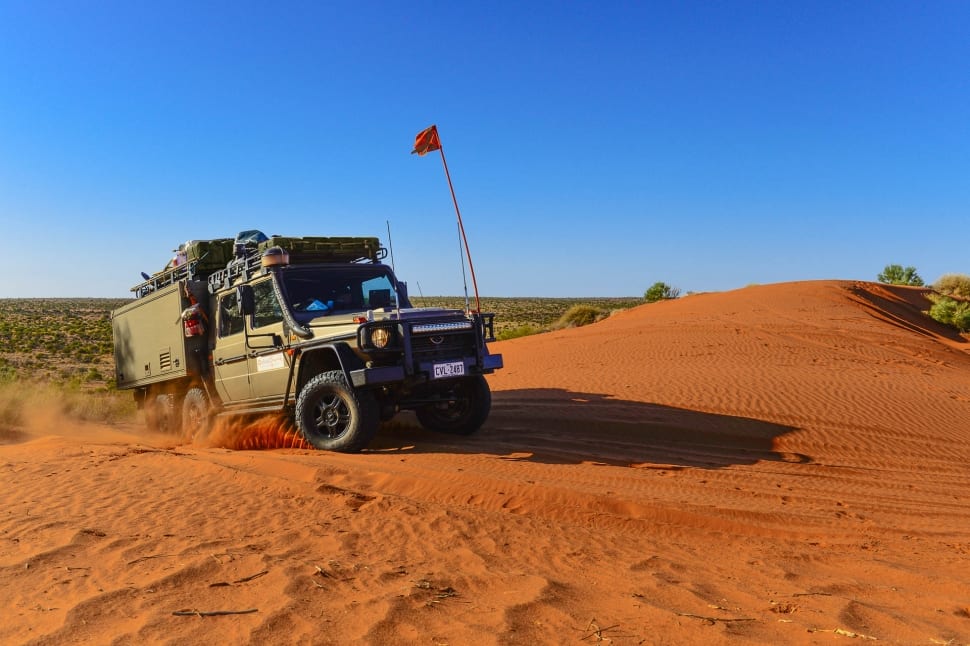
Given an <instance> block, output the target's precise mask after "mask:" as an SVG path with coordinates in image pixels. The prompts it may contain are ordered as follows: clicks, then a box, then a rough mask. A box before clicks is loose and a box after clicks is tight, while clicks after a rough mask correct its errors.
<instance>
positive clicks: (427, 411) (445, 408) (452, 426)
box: [414, 376, 492, 435]
mask: <svg viewBox="0 0 970 646" xmlns="http://www.w3.org/2000/svg"><path fill="white" fill-rule="evenodd" d="M441 397H442V398H441V401H440V402H439V403H437V404H430V405H428V406H422V407H421V408H419V409H417V410H415V411H414V413H415V414H416V415H417V417H418V421H419V422H421V426H423V427H425V428H426V429H428V430H429V431H436V432H438V433H450V434H452V435H471V434H472V433H474V432H475V431H477V430H478V429H480V428H481V427H482V424H484V423H485V420H486V419H488V413H489V411H491V410H492V391H491V390H489V388H488V382H487V381H485V377H482V376H478V377H466V378H465V379H459V380H457V381H456V382H455V383H454V385H453V386H452V388H450V389H449V390H448V391H446V392H443V393H442V394H441Z"/></svg>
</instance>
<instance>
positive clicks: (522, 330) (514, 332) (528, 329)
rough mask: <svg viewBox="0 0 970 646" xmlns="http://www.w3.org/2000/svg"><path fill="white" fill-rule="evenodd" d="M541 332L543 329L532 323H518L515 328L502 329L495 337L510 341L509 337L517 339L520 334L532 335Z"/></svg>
mask: <svg viewBox="0 0 970 646" xmlns="http://www.w3.org/2000/svg"><path fill="white" fill-rule="evenodd" d="M540 332H542V330H540V329H539V328H537V327H534V326H532V325H517V326H516V327H514V328H509V329H507V330H502V331H501V332H499V333H498V334H496V335H495V338H496V339H497V340H499V341H508V340H509V339H517V338H519V337H520V336H531V335H533V334H539V333H540Z"/></svg>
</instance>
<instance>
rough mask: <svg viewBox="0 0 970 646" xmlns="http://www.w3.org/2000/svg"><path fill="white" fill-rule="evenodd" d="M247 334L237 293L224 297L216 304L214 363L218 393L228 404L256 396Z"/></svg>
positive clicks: (226, 294)
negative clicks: (251, 373) (252, 382)
mask: <svg viewBox="0 0 970 646" xmlns="http://www.w3.org/2000/svg"><path fill="white" fill-rule="evenodd" d="M245 332H246V330H245V320H244V317H243V315H242V313H241V312H240V311H239V301H238V297H237V295H236V292H235V290H232V291H229V292H226V293H225V294H222V295H220V296H219V297H218V302H217V304H216V343H215V347H214V348H213V350H212V363H213V365H214V366H215V373H216V374H215V376H216V380H215V381H216V391H217V392H218V393H219V396H220V397H221V398H222V400H223V401H224V402H236V401H243V400H246V399H249V398H251V397H252V388H251V386H250V383H249V362H248V356H247V355H248V350H247V349H246V334H245Z"/></svg>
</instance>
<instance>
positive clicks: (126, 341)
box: [111, 279, 208, 389]
mask: <svg viewBox="0 0 970 646" xmlns="http://www.w3.org/2000/svg"><path fill="white" fill-rule="evenodd" d="M188 294H191V298H190V297H189V295H188ZM207 298H208V294H207V289H206V284H205V283H204V282H202V281H190V280H184V279H183V280H179V281H176V282H174V283H172V284H170V285H167V286H165V287H162V288H161V289H157V290H155V291H152V292H150V293H147V294H146V295H145V296H144V297H142V298H138V299H135V300H134V301H132V302H131V303H128V304H127V305H124V306H122V307H120V308H119V309H117V310H115V311H114V312H113V313H112V315H111V330H112V333H113V335H114V339H115V345H114V354H115V379H116V380H117V384H118V388H122V389H124V388H137V387H139V386H145V385H147V384H152V383H157V382H160V381H167V380H169V379H175V378H178V377H184V376H187V375H191V374H200V372H201V371H202V366H203V365H204V362H205V361H206V356H205V354H206V351H207V350H206V335H205V333H204V327H205V325H206V318H207V317H206V316H205V315H203V314H202V312H199V308H203V307H204V306H205V303H206V301H207ZM193 301H196V303H197V304H198V306H199V307H198V308H195V309H194V310H193V309H192V306H193V305H194V303H193ZM203 312H204V310H203ZM183 314H185V317H184V319H183ZM200 318H201V321H200ZM200 323H201V325H202V329H201V330H200V329H199V324H200ZM187 333H188V334H192V336H187Z"/></svg>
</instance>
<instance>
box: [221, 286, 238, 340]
mask: <svg viewBox="0 0 970 646" xmlns="http://www.w3.org/2000/svg"><path fill="white" fill-rule="evenodd" d="M242 331H243V317H242V315H241V314H240V313H239V302H238V301H237V300H236V292H230V293H228V294H226V295H225V296H223V297H222V298H220V299H219V336H231V335H233V334H239V333H240V332H242Z"/></svg>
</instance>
